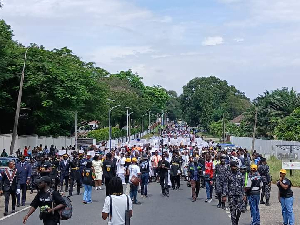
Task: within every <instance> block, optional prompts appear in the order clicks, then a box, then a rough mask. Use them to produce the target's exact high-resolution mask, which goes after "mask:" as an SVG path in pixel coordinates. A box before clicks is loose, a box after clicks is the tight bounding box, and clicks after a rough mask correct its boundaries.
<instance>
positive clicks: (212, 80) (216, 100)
mask: <svg viewBox="0 0 300 225" xmlns="http://www.w3.org/2000/svg"><path fill="white" fill-rule="evenodd" d="M180 101H181V108H182V112H183V115H184V119H185V120H186V121H187V122H188V123H189V124H190V125H191V126H197V125H200V126H202V127H203V128H204V129H206V130H208V128H209V125H210V124H211V123H212V122H216V121H219V120H220V119H221V118H222V117H223V114H225V116H226V118H227V119H233V118H234V117H236V116H238V115H240V114H242V113H243V112H244V111H245V110H246V109H247V108H248V107H249V106H250V101H249V99H248V98H246V96H245V95H244V93H242V92H240V91H238V90H237V89H236V88H235V87H234V86H229V85H228V83H227V81H225V80H220V79H219V78H217V77H214V76H210V77H200V78H199V77H197V78H194V79H193V80H191V81H190V82H189V83H188V84H187V85H185V86H184V87H183V94H182V95H181V96H180Z"/></svg>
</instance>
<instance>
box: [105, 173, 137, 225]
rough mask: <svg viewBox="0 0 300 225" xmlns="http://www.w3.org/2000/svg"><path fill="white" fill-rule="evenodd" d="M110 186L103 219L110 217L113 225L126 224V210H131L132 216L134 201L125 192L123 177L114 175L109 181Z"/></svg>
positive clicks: (130, 214)
mask: <svg viewBox="0 0 300 225" xmlns="http://www.w3.org/2000/svg"><path fill="white" fill-rule="evenodd" d="M109 186H110V196H107V197H106V198H105V202H104V206H103V210H102V219H103V220H106V219H107V218H109V222H110V224H111V225H125V214H126V213H125V212H126V210H129V216H130V217H132V201H131V199H130V198H129V197H128V196H127V195H125V194H123V185H122V180H121V178H119V177H113V178H112V179H111V181H110V182H109ZM127 205H128V208H127ZM110 206H111V207H110ZM110 208H111V210H110Z"/></svg>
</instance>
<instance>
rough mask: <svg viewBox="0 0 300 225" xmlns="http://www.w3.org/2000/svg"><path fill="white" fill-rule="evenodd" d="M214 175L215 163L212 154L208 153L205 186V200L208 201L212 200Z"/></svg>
mask: <svg viewBox="0 0 300 225" xmlns="http://www.w3.org/2000/svg"><path fill="white" fill-rule="evenodd" d="M213 176H214V164H213V162H212V160H211V156H210V155H206V161H205V174H204V179H205V187H206V200H205V202H208V203H210V202H211V201H212V192H213Z"/></svg>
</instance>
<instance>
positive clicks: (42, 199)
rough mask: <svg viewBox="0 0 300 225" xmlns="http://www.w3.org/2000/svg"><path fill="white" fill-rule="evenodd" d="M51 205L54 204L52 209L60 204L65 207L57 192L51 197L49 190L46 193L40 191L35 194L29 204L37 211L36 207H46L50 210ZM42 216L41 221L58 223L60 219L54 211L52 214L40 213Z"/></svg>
mask: <svg viewBox="0 0 300 225" xmlns="http://www.w3.org/2000/svg"><path fill="white" fill-rule="evenodd" d="M52 203H53V204H54V207H55V206H57V205H60V204H64V205H65V206H66V202H65V200H64V199H63V197H62V196H61V195H60V194H59V193H58V192H57V191H53V192H52V196H51V192H50V190H49V191H48V192H44V191H40V192H38V193H37V195H36V196H35V198H34V199H33V201H32V202H31V204H30V206H32V207H33V208H35V209H37V208H38V207H43V206H48V207H50V208H53V207H52ZM41 214H43V217H42V219H43V220H53V221H56V222H58V221H59V219H60V215H59V213H58V211H54V214H52V213H42V211H41Z"/></svg>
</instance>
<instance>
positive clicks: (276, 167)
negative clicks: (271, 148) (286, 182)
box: [267, 156, 300, 187]
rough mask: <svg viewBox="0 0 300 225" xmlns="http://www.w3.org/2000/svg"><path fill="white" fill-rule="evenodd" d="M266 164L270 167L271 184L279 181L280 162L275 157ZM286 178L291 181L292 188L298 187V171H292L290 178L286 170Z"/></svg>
mask: <svg viewBox="0 0 300 225" xmlns="http://www.w3.org/2000/svg"><path fill="white" fill-rule="evenodd" d="M267 162H268V165H269V167H270V173H271V176H272V182H273V183H276V182H277V180H279V171H280V170H281V169H282V162H281V160H279V159H277V158H276V157H275V156H271V158H270V159H269V160H268V161H267ZM286 177H287V178H288V179H290V180H291V182H292V184H293V186H294V187H300V170H293V176H292V177H291V176H290V171H289V170H287V174H286Z"/></svg>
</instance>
